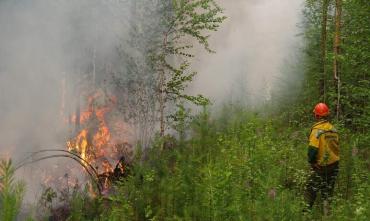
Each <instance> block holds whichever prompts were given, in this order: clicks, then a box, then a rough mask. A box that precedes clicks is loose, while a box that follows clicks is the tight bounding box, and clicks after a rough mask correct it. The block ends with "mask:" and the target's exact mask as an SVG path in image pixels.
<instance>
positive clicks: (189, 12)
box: [151, 0, 226, 132]
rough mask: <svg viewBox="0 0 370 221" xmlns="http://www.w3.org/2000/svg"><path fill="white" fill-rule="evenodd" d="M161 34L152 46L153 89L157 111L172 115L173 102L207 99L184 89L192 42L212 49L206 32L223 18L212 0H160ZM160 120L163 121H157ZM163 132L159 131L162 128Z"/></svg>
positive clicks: (190, 76) (205, 101) (189, 78)
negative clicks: (156, 100)
mask: <svg viewBox="0 0 370 221" xmlns="http://www.w3.org/2000/svg"><path fill="white" fill-rule="evenodd" d="M162 3H163V4H164V7H163V9H164V10H165V11H162V15H163V16H162V20H163V27H164V29H165V30H164V31H163V36H161V39H160V41H158V42H161V43H160V44H159V45H155V46H154V47H153V49H152V54H151V58H152V61H153V64H152V65H153V68H154V69H155V70H157V73H158V74H157V75H158V77H157V84H156V85H157V89H156V91H157V93H158V96H159V98H158V102H159V106H160V107H159V109H160V110H159V111H160V112H161V115H162V116H163V115H164V112H166V113H168V112H170V113H169V114H168V115H172V113H171V110H168V108H173V107H174V106H176V105H178V104H180V103H182V102H184V101H188V102H191V103H193V104H196V105H207V104H208V103H209V100H208V99H206V98H205V97H203V96H202V95H196V96H194V95H188V94H186V93H185V89H186V88H187V86H188V84H189V83H191V82H192V81H193V78H194V76H195V75H196V74H197V73H196V72H194V71H191V70H189V69H190V65H191V60H190V59H191V58H193V57H194V54H192V52H191V49H192V48H193V47H194V42H198V43H199V45H201V46H202V47H204V49H205V50H206V51H208V52H213V51H212V50H211V49H210V47H209V42H208V40H209V37H210V36H209V33H210V32H213V31H217V30H218V28H219V26H220V24H221V23H222V22H223V21H224V20H225V19H226V17H225V16H223V15H222V13H223V11H222V9H221V8H220V7H219V6H218V4H217V3H216V2H215V1H214V0H192V1H188V0H172V1H162ZM161 124H163V122H161ZM162 132H163V131H162Z"/></svg>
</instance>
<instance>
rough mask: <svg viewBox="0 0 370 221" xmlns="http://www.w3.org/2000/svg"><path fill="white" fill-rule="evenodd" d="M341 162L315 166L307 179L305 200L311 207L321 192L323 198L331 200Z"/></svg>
mask: <svg viewBox="0 0 370 221" xmlns="http://www.w3.org/2000/svg"><path fill="white" fill-rule="evenodd" d="M338 171H339V162H335V163H333V164H330V165H328V166H324V167H320V168H313V169H312V171H311V175H310V176H309V178H308V180H307V185H306V191H305V200H306V203H307V204H308V206H309V208H312V206H313V204H314V203H315V200H316V196H317V194H318V193H319V192H321V198H322V199H323V200H327V201H330V198H331V197H332V196H333V191H334V184H335V181H336V179H337V176H338Z"/></svg>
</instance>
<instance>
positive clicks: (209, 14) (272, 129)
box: [0, 0, 370, 221]
mask: <svg viewBox="0 0 370 221" xmlns="http://www.w3.org/2000/svg"><path fill="white" fill-rule="evenodd" d="M174 2H178V4H176V7H177V8H176V11H175V14H170V15H168V16H179V17H178V18H177V19H179V20H175V21H174V22H180V23H181V22H184V21H190V24H191V25H190V26H186V24H182V23H181V24H179V27H182V29H181V28H180V32H179V35H180V36H179V37H176V35H175V39H178V38H181V37H184V35H185V36H187V37H189V35H190V36H192V37H195V38H196V39H197V40H198V41H199V42H200V43H201V44H203V45H204V46H205V48H206V49H209V48H208V43H207V37H206V36H203V35H200V34H199V33H198V31H199V29H201V30H203V29H208V30H211V31H213V30H216V29H217V27H218V26H217V25H218V24H219V23H220V22H222V20H223V19H224V18H223V17H217V16H218V13H220V12H221V10H220V9H219V8H218V7H217V6H216V5H213V4H214V2H213V1H195V2H198V3H191V4H190V3H189V2H191V1H174ZM179 2H180V3H179ZM335 3H336V4H335ZM203 4H204V5H203ZM207 4H211V6H210V7H208V6H207ZM338 5H340V6H341V12H342V16H341V17H340V16H336V15H337V14H336V13H335V11H336V10H338ZM199 7H200V8H203V9H204V10H205V11H206V12H205V13H206V14H203V15H202V14H192V13H193V12H194V10H195V11H198V10H200V9H199ZM323 7H324V8H323ZM176 13H177V14H176ZM181 13H183V14H181ZM189 13H190V15H189ZM324 14H325V15H324ZM216 15H217V16H216ZM184 16H185V17H186V18H185V17H184ZM215 16H216V18H215ZM305 16H306V20H305V25H304V28H305V30H304V31H305V41H306V45H305V56H304V58H303V60H302V64H301V67H302V69H303V71H304V72H305V79H304V83H303V88H302V90H301V91H300V96H299V98H298V99H296V100H294V103H293V101H289V102H285V104H289V105H286V107H281V106H280V107H274V108H273V111H271V113H273V114H271V113H270V114H269V113H268V112H269V111H266V112H263V113H262V114H259V112H253V111H252V110H248V109H246V108H245V107H241V106H240V107H239V106H237V105H233V106H225V107H224V108H223V109H222V110H221V111H220V113H218V114H213V115H211V114H210V112H209V111H208V110H207V108H210V107H208V106H205V107H204V111H203V112H202V113H200V114H198V115H196V116H193V117H190V116H189V114H188V113H187V110H186V109H185V108H184V106H183V105H181V102H180V100H190V101H192V102H194V103H198V104H204V103H206V102H197V101H203V100H202V99H203V97H201V96H200V97H189V96H186V95H184V94H183V92H184V90H185V88H186V84H187V83H189V82H191V80H192V77H193V76H194V74H192V73H188V71H187V68H188V62H187V61H186V59H185V60H184V62H183V63H181V62H180V66H179V67H173V66H172V65H173V64H169V63H167V62H168V61H167V60H166V56H169V57H171V56H174V55H176V56H185V57H187V56H188V54H187V53H186V52H184V51H183V50H185V49H188V48H189V46H188V45H182V46H181V45H178V42H176V41H173V42H170V41H165V43H166V45H162V46H163V47H164V48H161V49H162V51H160V53H159V54H158V58H157V59H158V60H157V61H159V62H160V64H159V66H161V67H162V68H163V70H159V74H160V75H161V74H163V76H162V77H163V78H166V79H167V82H160V83H161V84H160V85H159V87H160V88H161V90H160V91H159V93H160V96H163V97H162V99H165V98H164V97H165V96H173V97H171V99H173V100H172V101H173V102H174V104H177V106H176V107H177V113H176V115H174V117H175V119H176V120H174V121H172V123H171V124H170V125H171V126H172V127H173V130H174V131H175V132H177V133H175V132H174V134H175V135H173V136H170V135H167V136H163V135H164V134H163V132H164V131H161V133H160V135H162V136H158V137H157V138H155V139H154V141H153V142H152V147H151V148H148V149H144V150H142V149H140V148H138V149H137V153H136V155H135V159H134V161H133V163H132V165H131V168H130V170H131V175H130V176H129V177H127V178H125V179H122V180H121V181H120V182H118V183H116V184H115V186H114V191H115V192H114V194H111V195H109V196H108V197H97V198H95V199H91V198H89V196H88V194H85V193H78V192H75V193H74V194H73V195H72V198H71V199H70V200H69V201H68V203H69V205H68V208H70V217H69V220H113V221H114V220H117V221H124V220H127V221H131V220H137V221H139V220H152V221H155V220H199V221H204V220H210V221H217V220H319V219H324V220H368V217H370V200H369V196H370V180H369V172H370V158H369V156H370V149H369V142H370V135H369V134H368V131H369V129H370V106H369V102H368V101H369V99H370V79H369V76H370V75H369V60H370V59H369V58H370V50H369V49H370V48H369V47H370V42H369V40H370V39H369V38H370V23H369V21H370V2H369V1H368V0H346V1H343V2H342V1H340V0H337V1H328V0H325V1H318V0H307V4H306V10H305ZM209 19H211V20H212V21H209ZM213 19H215V20H213ZM338 19H339V20H338ZM338 21H339V24H341V26H340V28H341V29H340V33H339V31H338V30H339V29H338V26H337V24H338V23H336V22H338ZM207 22H211V23H216V26H208V23H207ZM166 36H167V35H166ZM336 37H339V38H340V39H341V41H340V44H339V45H338V44H337V45H336V47H340V50H337V49H338V48H337V49H336V50H334V51H333V47H334V39H335V38H336ZM323 41H324V42H323ZM337 43H338V42H337ZM168 50H169V51H168ZM320 55H321V57H320ZM189 56H190V55H189ZM333 64H334V65H333ZM161 71H162V72H161ZM335 71H336V72H335ZM333 72H335V73H337V74H338V76H340V78H335V77H334V76H333V74H332V73H333ZM165 75H166V76H165ZM338 76H337V77H338ZM159 77H160V76H159ZM160 78H161V77H160ZM338 79H340V80H338ZM162 80H164V79H162ZM164 87H167V90H166V92H165V91H164ZM164 93H168V94H164ZM170 94H172V95H170ZM166 99H170V97H167V98H166ZM179 99H180V100H179ZM318 101H325V102H327V103H328V104H329V105H330V106H331V110H333V111H332V118H333V119H332V120H333V122H334V124H335V126H336V127H337V128H338V129H339V135H340V148H341V149H340V151H341V160H340V172H339V177H338V180H337V182H336V185H335V194H334V199H333V202H332V203H331V204H330V213H329V215H328V216H326V217H323V211H322V201H321V200H320V199H319V200H318V201H317V203H316V204H315V206H314V209H313V211H312V213H303V212H302V211H303V209H304V207H305V202H304V200H303V192H304V188H305V183H306V179H307V177H308V173H309V167H308V163H307V142H308V141H307V136H308V134H309V132H310V127H311V124H312V123H313V121H314V119H313V117H312V109H313V107H314V104H315V103H317V102H318ZM162 102H164V103H163V104H161V105H163V106H161V110H160V111H163V110H164V108H165V101H162ZM162 118H164V115H163V116H162ZM162 120H163V119H162ZM163 129H164V128H162V127H161V130H163ZM13 174H14V171H13V169H12V167H11V164H10V162H5V161H4V162H2V163H1V164H0V217H1V220H6V221H8V220H15V217H16V214H17V212H18V211H19V205H20V201H21V198H22V193H23V186H22V185H21V184H14V183H13V179H12V177H13Z"/></svg>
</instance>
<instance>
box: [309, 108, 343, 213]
mask: <svg viewBox="0 0 370 221" xmlns="http://www.w3.org/2000/svg"><path fill="white" fill-rule="evenodd" d="M313 113H314V116H315V119H316V123H315V124H314V125H313V126H312V128H311V133H310V136H309V147H308V162H309V164H310V165H311V174H310V176H309V178H308V182H307V186H306V192H305V200H306V202H307V204H308V208H309V209H311V208H312V206H313V205H314V202H315V199H316V196H317V194H318V193H319V192H321V198H322V199H323V200H324V212H325V207H326V205H328V202H329V201H330V198H331V197H332V195H333V190H334V184H335V181H336V178H337V175H338V168H339V137H338V133H337V131H336V129H335V128H334V126H333V125H332V124H331V123H330V122H329V120H328V117H329V113H330V112H329V108H328V106H327V105H326V104H324V103H319V104H317V105H316V106H315V108H314V110H313Z"/></svg>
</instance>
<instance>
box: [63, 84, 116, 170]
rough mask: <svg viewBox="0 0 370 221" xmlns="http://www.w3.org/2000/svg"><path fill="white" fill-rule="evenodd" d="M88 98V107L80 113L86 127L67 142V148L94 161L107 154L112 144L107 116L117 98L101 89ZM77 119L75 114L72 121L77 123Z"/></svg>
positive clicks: (85, 158)
mask: <svg viewBox="0 0 370 221" xmlns="http://www.w3.org/2000/svg"><path fill="white" fill-rule="evenodd" d="M87 100H88V102H87V108H86V110H85V111H82V112H81V113H80V122H79V123H80V125H82V126H84V128H83V129H82V130H81V131H80V132H79V133H78V134H77V136H76V137H74V138H72V139H71V140H69V141H68V142H67V148H68V150H69V151H72V152H77V153H78V154H79V155H80V156H81V157H82V158H83V159H84V160H86V161H87V162H89V163H94V161H95V160H96V159H98V158H100V157H103V156H105V154H106V152H107V149H109V148H110V147H111V146H112V144H111V143H110V141H111V133H110V130H109V127H108V124H107V122H106V119H105V117H106V114H107V113H108V112H110V111H111V110H112V109H113V107H114V105H115V104H116V99H115V98H114V97H113V96H107V95H106V94H105V93H104V92H103V91H101V90H99V91H97V92H96V93H94V94H93V95H91V96H89V97H88V99H87ZM76 119H77V117H76V116H73V117H72V123H76ZM94 119H95V121H93V120H94ZM91 122H92V123H91ZM94 123H95V124H97V125H93V126H95V127H92V126H91V124H94ZM96 126H97V128H96ZM94 128H95V129H94ZM103 167H104V165H103Z"/></svg>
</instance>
